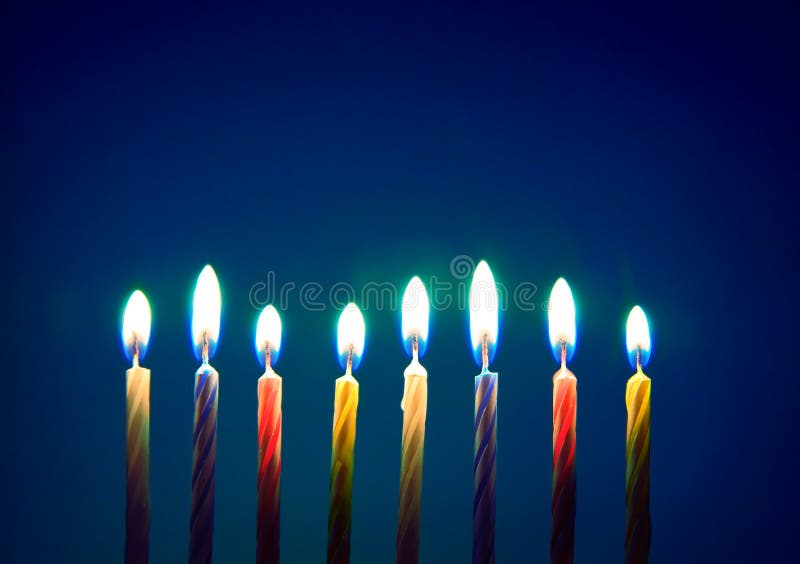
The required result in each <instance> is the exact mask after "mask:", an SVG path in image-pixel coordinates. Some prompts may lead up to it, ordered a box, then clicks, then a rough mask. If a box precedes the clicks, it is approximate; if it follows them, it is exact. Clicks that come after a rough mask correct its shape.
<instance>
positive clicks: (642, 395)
mask: <svg viewBox="0 0 800 564" xmlns="http://www.w3.org/2000/svg"><path fill="white" fill-rule="evenodd" d="M625 403H626V405H627V408H628V427H627V433H626V448H625V452H626V462H627V464H626V473H625V506H626V509H627V513H626V520H625V525H626V526H625V562H628V563H640V562H647V559H648V553H649V552H650V378H648V377H647V376H646V375H645V374H644V372H642V370H641V368H639V369H638V370H637V372H636V374H634V375H633V376H631V378H630V379H629V380H628V384H627V387H626V390H625Z"/></svg>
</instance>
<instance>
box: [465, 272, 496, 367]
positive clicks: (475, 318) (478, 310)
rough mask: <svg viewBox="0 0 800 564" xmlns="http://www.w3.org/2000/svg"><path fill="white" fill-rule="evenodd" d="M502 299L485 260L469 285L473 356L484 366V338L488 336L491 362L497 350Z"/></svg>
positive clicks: (479, 364)
mask: <svg viewBox="0 0 800 564" xmlns="http://www.w3.org/2000/svg"><path fill="white" fill-rule="evenodd" d="M499 310H500V300H499V298H498V295H497V286H496V285H495V283H494V276H493V275H492V271H491V269H490V268H489V265H488V264H486V261H485V260H482V261H481V262H479V263H478V266H476V267H475V273H474V274H473V275H472V284H471V285H470V287H469V334H470V343H471V344H472V356H473V358H474V359H475V362H476V363H477V364H478V366H483V359H482V353H483V340H484V338H486V342H487V344H488V352H489V362H490V363H491V362H492V360H494V354H495V352H496V351H497V332H498V312H499Z"/></svg>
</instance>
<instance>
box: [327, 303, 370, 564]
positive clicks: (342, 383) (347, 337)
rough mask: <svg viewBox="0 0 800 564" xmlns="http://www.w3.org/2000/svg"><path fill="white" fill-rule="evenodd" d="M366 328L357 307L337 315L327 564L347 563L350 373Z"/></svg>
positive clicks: (353, 388) (353, 391)
mask: <svg viewBox="0 0 800 564" xmlns="http://www.w3.org/2000/svg"><path fill="white" fill-rule="evenodd" d="M365 333H366V328H365V325H364V317H363V316H362V315H361V311H360V310H359V309H358V306H356V305H355V304H353V303H351V304H348V305H347V307H346V308H345V309H344V311H342V314H341V316H339V329H338V339H337V340H338V351H339V364H340V365H341V366H342V368H344V370H345V374H344V376H341V377H339V378H338V379H337V380H336V393H335V396H334V409H333V437H332V449H331V480H330V508H329V511H328V563H329V564H330V563H346V562H349V561H350V513H351V498H352V493H353V464H354V452H353V451H354V449H355V443H356V412H357V411H358V381H357V380H356V379H355V378H354V377H353V373H352V371H353V370H354V369H355V368H357V367H358V364H359V362H360V361H361V355H362V354H363V351H364V337H365Z"/></svg>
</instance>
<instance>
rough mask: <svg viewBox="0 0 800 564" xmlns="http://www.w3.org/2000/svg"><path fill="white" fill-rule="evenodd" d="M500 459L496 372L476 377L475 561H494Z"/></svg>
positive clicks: (473, 548) (473, 505)
mask: <svg viewBox="0 0 800 564" xmlns="http://www.w3.org/2000/svg"><path fill="white" fill-rule="evenodd" d="M496 458H497V372H489V370H488V369H487V368H484V369H483V371H482V372H481V373H480V374H478V375H477V376H476V377H475V463H474V465H473V470H474V484H475V497H474V501H473V504H472V562H473V563H475V564H478V563H480V564H484V563H486V562H494V516H495V459H496Z"/></svg>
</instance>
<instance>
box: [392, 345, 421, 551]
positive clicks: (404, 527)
mask: <svg viewBox="0 0 800 564" xmlns="http://www.w3.org/2000/svg"><path fill="white" fill-rule="evenodd" d="M400 407H401V408H402V410H403V438H402V447H401V462H400V503H399V509H398V516H397V544H396V549H397V553H396V562H398V564H400V563H403V564H406V563H415V562H417V561H418V560H419V523H420V512H421V501H422V461H423V453H424V447H425V418H426V415H427V411H428V374H427V372H426V371H425V368H424V367H423V366H422V365H421V364H420V363H419V362H418V361H416V360H414V361H413V362H412V363H411V364H410V365H409V366H408V368H406V371H405V389H404V391H403V402H402V403H401V405H400Z"/></svg>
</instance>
